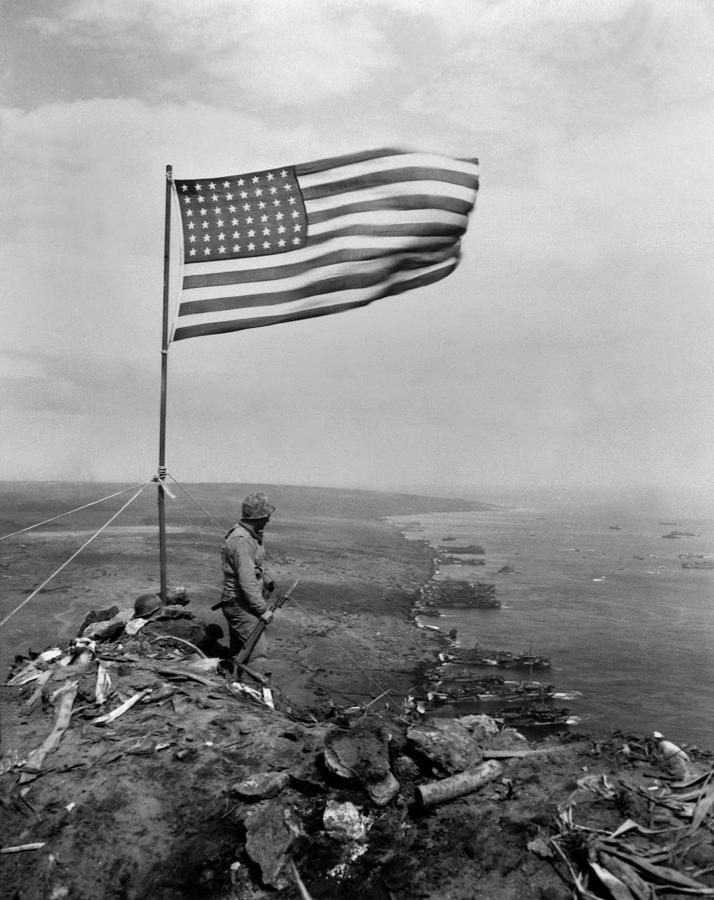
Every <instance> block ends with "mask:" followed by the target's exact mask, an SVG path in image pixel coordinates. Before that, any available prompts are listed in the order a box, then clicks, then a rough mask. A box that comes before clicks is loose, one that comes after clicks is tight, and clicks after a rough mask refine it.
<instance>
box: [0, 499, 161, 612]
mask: <svg viewBox="0 0 714 900" xmlns="http://www.w3.org/2000/svg"><path fill="white" fill-rule="evenodd" d="M147 484H151V482H150V481H146V482H144V484H142V486H141V487H140V488H139V490H138V491H137V492H136V493H135V494H134V495H133V496H132V497H130V498H129V499H128V500H127V501H126V503H125V504H124V505H123V506H122V507H121V509H118V510H117V511H116V512H115V513H114V515H113V516H112V517H111V518H110V519H109V520H108V521H107V522H105V523H104V525H102V527H101V528H100V529H99V530H98V531H95V532H94V534H93V535H92V536H91V537H90V538H89V539H88V540H86V541H85V542H84V543H83V544H82V546H81V547H80V548H79V550H75V552H74V553H73V554H72V555H71V556H70V557H69V559H67V560H65V561H64V562H63V563H62V565H61V566H60V567H59V568H58V569H55V571H54V572H53V573H52V574H51V575H50V577H49V578H45V580H44V581H43V582H42V584H41V585H40V586H39V587H37V588H35V590H34V591H33V592H32V593H31V594H30V595H29V597H25V599H24V600H23V601H22V602H21V603H19V604H18V605H17V606H16V607H15V609H13V610H12V612H10V613H8V614H7V615H6V616H5V618H4V619H3V620H2V621H0V628H2V626H3V625H4V624H5V623H6V622H7V621H8V620H9V619H10V618H12V616H14V615H15V613H16V612H18V611H19V610H21V609H22V607H23V606H24V605H25V604H26V603H29V602H30V600H32V598H33V597H35V596H36V595H37V594H39V593H40V591H41V590H42V589H43V588H44V587H45V586H46V585H48V584H49V583H50V581H52V579H53V578H54V577H55V575H59V573H60V572H61V571H62V569H64V568H65V566H68V565H69V564H70V563H71V562H72V560H73V559H75V557H77V556H79V554H80V553H81V552H82V550H84V548H85V547H88V546H89V545H90V544H91V543H92V541H93V540H94V539H95V538H96V537H98V536H99V535H100V534H101V533H102V532H103V531H104V529H105V528H107V527H108V526H109V525H111V523H112V522H113V521H114V519H116V518H117V516H119V515H120V514H121V513H123V512H124V510H125V509H126V508H127V506H129V504H130V503H133V502H134V500H136V498H137V497H138V496H139V494H140V493H141V492H142V491H143V490H144V488H145V487H146V486H147Z"/></svg>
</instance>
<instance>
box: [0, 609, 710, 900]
mask: <svg viewBox="0 0 714 900" xmlns="http://www.w3.org/2000/svg"><path fill="white" fill-rule="evenodd" d="M115 618H116V615H114V614H113V615H111V616H109V617H108V618H106V619H102V620H99V619H97V620H96V622H109V621H111V620H112V619H115ZM130 621H131V620H127V622H130ZM181 622H184V623H186V624H187V625H189V626H190V627H191V628H192V629H197V630H198V631H199V632H201V629H202V626H201V624H200V623H199V622H197V621H195V620H193V619H187V618H183V619H171V618H168V619H166V620H164V621H163V626H161V622H160V621H159V620H157V621H154V622H152V623H151V627H152V633H149V632H148V631H147V629H148V624H145V625H144V626H143V627H142V628H140V629H138V630H137V631H136V632H135V633H134V634H131V633H128V632H127V629H124V630H123V631H122V632H121V633H120V634H119V635H118V636H114V637H113V638H112V639H108V638H105V639H104V640H98V639H95V638H92V639H86V636H85V635H82V636H81V637H82V639H79V640H75V641H73V642H72V643H71V644H70V645H69V646H68V647H66V648H60V647H57V648H51V649H50V650H49V651H46V652H44V653H42V654H38V655H36V656H35V658H34V659H29V660H28V659H21V660H17V664H16V666H15V667H14V670H13V672H12V677H11V678H10V679H9V681H8V682H7V684H6V685H4V686H3V687H2V695H3V708H4V724H5V722H6V721H7V719H8V718H9V720H10V724H11V726H12V728H11V731H10V741H9V742H6V743H5V744H4V746H3V749H4V752H3V756H2V759H0V802H2V805H3V816H2V821H1V823H0V844H1V845H2V846H0V853H1V854H2V858H3V870H4V872H3V879H4V880H3V890H4V896H7V897H8V898H13V900H40V898H42V900H44V898H48V897H54V898H62V897H75V896H77V897H79V896H87V887H86V886H87V885H92V886H93V894H92V895H93V896H97V897H102V898H109V900H112V898H117V900H119V898H127V897H129V898H147V900H148V898H152V900H156V898H158V900H178V898H215V900H218V898H224V900H229V898H230V900H243V898H245V900H262V898H268V897H272V898H278V900H280V898H284V900H291V898H294V897H296V896H300V897H302V898H305V897H308V898H312V900H328V898H329V900H348V898H353V897H355V896H365V897H374V898H385V900H386V898H394V900H411V898H416V897H423V898H444V900H445V898H447V897H448V898H454V900H459V898H462V900H466V898H488V900H512V898H514V897H518V898H519V900H543V898H545V897H548V898H553V900H566V898H567V897H576V898H579V900H580V898H582V900H592V898H603V900H613V898H614V900H646V898H650V900H652V898H654V897H655V896H662V895H667V896H668V897H676V896H690V897H691V896H703V897H704V896H714V836H713V834H712V827H713V825H714V822H713V819H712V809H714V762H713V759H712V754H710V753H704V752H701V751H699V750H697V749H696V748H693V747H686V748H684V747H682V748H680V747H677V746H676V745H674V744H673V743H672V742H671V741H668V740H667V739H666V738H664V737H663V736H661V735H656V734H655V735H652V736H649V737H643V736H637V735H625V734H616V735H613V736H611V737H609V738H607V739H602V740H595V739H593V738H588V737H586V736H583V735H561V736H559V737H558V738H549V739H546V740H543V741H538V742H529V741H527V740H526V739H525V738H524V736H523V734H521V733H520V732H519V731H517V730H514V729H513V728H508V727H504V726H503V725H502V724H499V722H498V721H496V719H495V718H494V717H491V716H488V715H484V714H479V715H471V716H463V717H452V718H440V717H435V716H432V715H429V714H425V712H420V711H419V708H418V706H417V705H416V704H412V705H410V704H405V705H404V706H403V707H402V708H400V709H398V710H397V711H396V712H393V713H391V714H388V713H387V712H386V711H382V712H381V713H379V714H377V713H376V712H375V708H374V706H373V704H372V701H369V702H365V703H364V704H362V705H359V706H356V707H349V708H339V707H335V706H334V705H329V706H328V705H326V706H324V707H322V708H315V709H310V710H296V709H295V708H293V707H288V706H287V704H285V703H284V702H283V700H282V697H281V692H280V690H279V687H277V686H270V687H269V688H268V687H265V685H262V684H260V683H257V682H253V683H251V679H250V676H249V675H243V676H242V677H243V678H245V681H234V680H233V676H232V675H231V674H230V673H228V672H227V671H226V669H225V667H223V666H221V659H220V657H219V656H215V657H206V655H205V653H203V652H202V651H201V650H200V649H198V643H200V635H199V638H198V639H197V643H195V644H194V642H192V641H191V640H190V639H189V638H187V637H182V636H180V635H173V634H171V633H166V634H164V635H160V634H159V633H158V632H159V631H160V627H164V628H165V629H169V628H170V629H172V630H173V629H174V628H175V626H176V624H177V623H181ZM90 624H95V623H90ZM86 627H87V626H86V624H84V623H83V629H82V630H83V631H84V630H86ZM159 637H166V638H174V640H158V639H157V638H159ZM266 692H267V693H266ZM119 843H120V846H119ZM111 855H113V858H114V864H113V865H111V866H106V865H103V864H100V863H101V861H102V860H106V859H107V858H108V857H109V856H111Z"/></svg>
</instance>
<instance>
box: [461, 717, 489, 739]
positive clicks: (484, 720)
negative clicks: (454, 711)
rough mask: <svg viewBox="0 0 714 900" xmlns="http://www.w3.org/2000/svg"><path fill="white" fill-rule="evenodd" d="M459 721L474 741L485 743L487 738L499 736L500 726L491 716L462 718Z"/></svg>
mask: <svg viewBox="0 0 714 900" xmlns="http://www.w3.org/2000/svg"><path fill="white" fill-rule="evenodd" d="M459 721H460V722H461V724H462V725H463V726H464V728H467V729H468V731H469V732H470V733H471V734H472V736H473V738H474V740H476V741H483V740H485V739H486V738H487V737H491V736H493V735H494V734H498V724H497V722H496V720H495V719H492V718H491V716H485V715H478V716H477V715H473V716H460V717H459Z"/></svg>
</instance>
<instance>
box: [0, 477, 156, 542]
mask: <svg viewBox="0 0 714 900" xmlns="http://www.w3.org/2000/svg"><path fill="white" fill-rule="evenodd" d="M140 484H141V485H144V484H145V483H144V482H141V481H139V482H137V483H136V484H132V485H130V486H129V487H125V488H122V489H121V490H120V491H116V493H114V494H109V495H108V496H106V497H102V498H101V500H92V502H91V503H85V504H84V506H77V507H76V508H75V509H69V510H67V512H63V513H60V514H59V515H58V516H52V518H51V519H43V521H42V522H37V523H36V524H35V525H28V526H27V527H26V528H21V529H20V530H19V531H11V532H10V534H4V535H2V536H1V537H0V541H4V540H6V539H7V538H10V537H14V536H15V535H16V534H23V533H24V532H25V531H32V529H33V528H39V527H40V525H47V523H48V522H54V521H55V520H56V519H61V518H62V517H63V516H70V515H71V514H72V513H76V512H80V511H81V510H83V509H89V507H90V506H96V505H97V503H104V501H105V500H111V499H112V497H118V496H119V494H126V492H127V491H133V490H134V489H135V488H138V487H139V485H140Z"/></svg>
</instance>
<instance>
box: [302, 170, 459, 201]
mask: <svg viewBox="0 0 714 900" xmlns="http://www.w3.org/2000/svg"><path fill="white" fill-rule="evenodd" d="M397 172H398V175H399V177H398V178H396V177H395V171H388V172H369V173H365V174H363V175H354V176H353V177H352V178H342V179H340V180H336V181H329V182H323V183H322V184H315V185H313V186H310V185H308V184H304V183H303V181H302V180H301V179H298V181H299V182H300V188H301V190H302V195H303V197H304V198H305V202H306V203H307V202H309V201H310V200H318V199H320V198H321V197H332V196H334V195H335V194H338V195H343V194H350V193H352V192H355V193H357V192H361V191H373V190H375V189H377V188H380V187H386V186H387V185H388V186H389V189H390V193H393V192H394V191H404V192H409V191H413V190H414V189H415V188H414V187H413V185H415V184H416V185H424V186H425V187H426V189H427V190H428V185H429V184H433V185H434V187H436V186H437V185H438V186H439V188H441V191H443V190H444V185H451V186H454V187H456V186H461V187H465V188H468V189H469V190H473V188H474V182H475V179H474V177H473V176H471V175H469V174H467V173H462V172H451V171H449V170H448V169H423V168H416V167H414V168H409V169H399V170H397Z"/></svg>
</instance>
